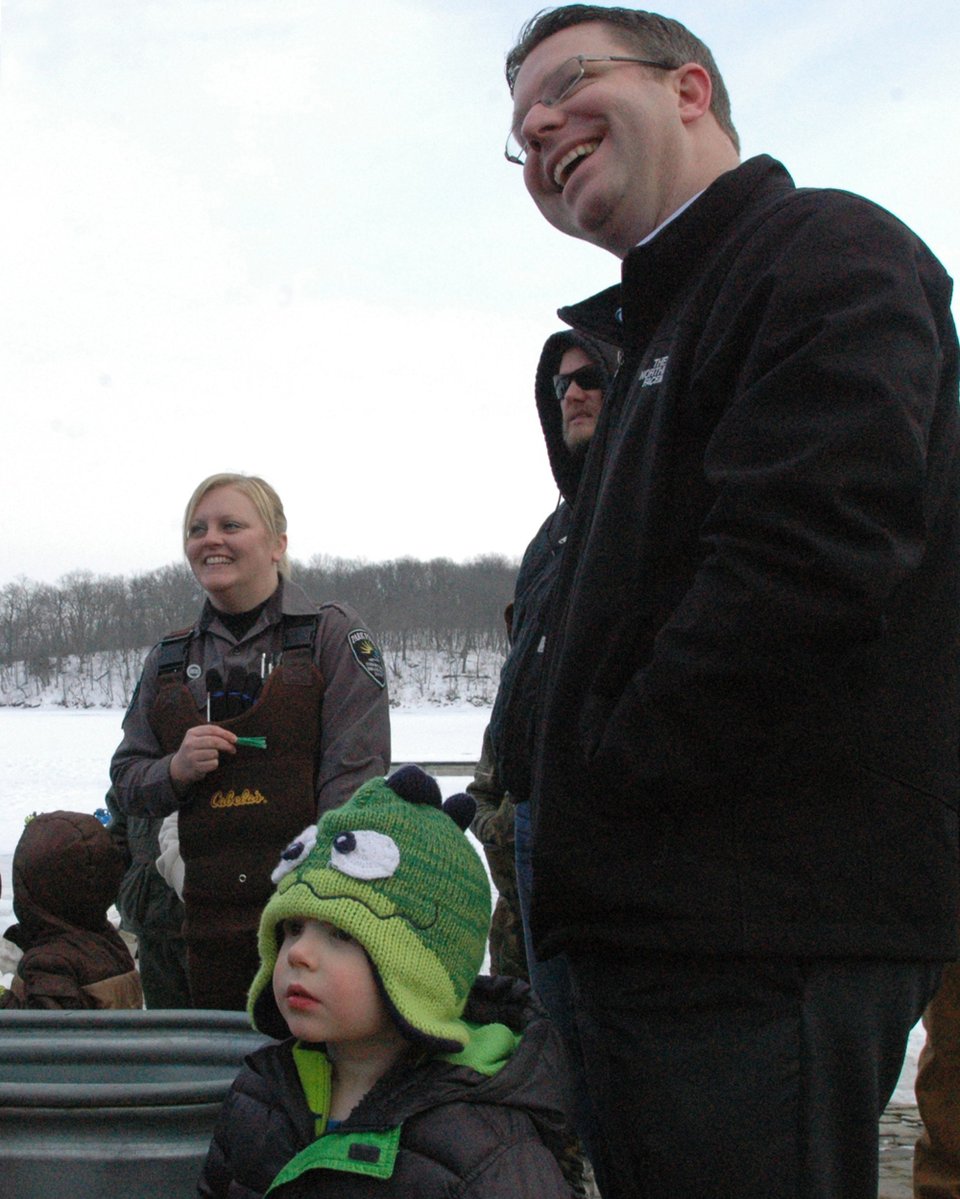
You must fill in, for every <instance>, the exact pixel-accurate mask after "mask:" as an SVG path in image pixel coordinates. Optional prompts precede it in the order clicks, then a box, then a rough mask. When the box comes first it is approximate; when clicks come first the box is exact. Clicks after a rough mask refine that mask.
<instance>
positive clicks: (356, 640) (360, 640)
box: [347, 629, 387, 687]
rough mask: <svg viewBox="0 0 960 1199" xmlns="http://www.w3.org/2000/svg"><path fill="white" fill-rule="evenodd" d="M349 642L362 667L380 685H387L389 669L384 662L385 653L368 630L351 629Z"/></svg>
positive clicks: (348, 636) (348, 637)
mask: <svg viewBox="0 0 960 1199" xmlns="http://www.w3.org/2000/svg"><path fill="white" fill-rule="evenodd" d="M347 643H348V644H349V646H350V650H351V653H352V654H353V656H354V658H356V660H357V665H358V666H359V667H360V669H361V670H363V671H365V672H366V673H367V674H368V675H369V676H370V678H372V679H373V681H374V682H375V683H376V684H377V686H378V687H386V685H387V669H386V667H385V666H384V664H383V655H382V654H381V653H380V651H379V649H377V644H376V642H375V641H374V639H373V638H372V637H371V636H370V634H369V633H368V632H367V630H366V629H351V630H350V632H349V633H348V634H347Z"/></svg>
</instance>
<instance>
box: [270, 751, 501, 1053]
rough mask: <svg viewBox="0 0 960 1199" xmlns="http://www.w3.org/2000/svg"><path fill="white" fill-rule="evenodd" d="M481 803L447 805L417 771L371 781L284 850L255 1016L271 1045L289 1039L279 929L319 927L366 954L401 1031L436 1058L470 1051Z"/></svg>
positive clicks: (483, 896)
mask: <svg viewBox="0 0 960 1199" xmlns="http://www.w3.org/2000/svg"><path fill="white" fill-rule="evenodd" d="M474 808H475V805H474V802H473V800H472V799H471V798H470V797H469V796H468V795H455V796H453V797H451V799H448V800H447V802H446V804H443V805H441V802H440V788H439V786H438V785H437V782H436V780H435V779H433V778H431V777H430V776H429V775H428V774H425V773H424V772H423V771H422V770H421V769H420V768H419V767H418V766H403V767H401V768H400V769H399V770H397V771H395V772H394V774H392V775H391V776H390V777H389V778H375V779H370V780H369V781H368V782H366V783H364V784H363V786H362V787H360V788H359V790H358V791H356V792H355V793H354V794H353V796H352V797H351V798H350V800H348V802H347V803H345V804H344V805H343V806H342V807H339V808H333V809H332V810H331V811H329V812H325V813H324V815H323V816H322V817H321V818H320V821H319V823H318V824H317V825H316V827H315V828H312V827H311V828H309V829H307V830H305V832H304V833H302V834H301V836H300V837H298V838H297V839H296V840H295V841H293V842H291V844H290V845H288V846H287V848H286V849H285V850H284V851H283V855H282V858H281V862H280V865H279V866H278V867H277V869H276V870H275V871H274V872H273V875H272V879H273V881H274V882H275V883H276V884H277V889H276V891H275V892H274V894H273V896H272V898H271V899H270V901H269V902H268V903H267V906H266V907H265V908H264V911H263V916H262V917H261V919H260V936H259V949H260V969H259V971H258V972H257V976H256V978H255V979H254V980H253V985H252V986H251V988H250V996H249V999H248V1003H247V1009H248V1011H249V1013H250V1018H251V1020H252V1021H253V1024H254V1027H255V1028H257V1029H259V1031H261V1032H263V1033H266V1034H267V1035H268V1036H274V1037H286V1036H289V1032H288V1030H287V1026H286V1024H285V1023H284V1021H283V1019H282V1017H281V1015H280V1012H279V1010H278V1008H277V1005H276V1001H275V1000H274V997H273V985H272V980H273V968H274V965H275V964H276V960H277V950H278V946H279V928H278V926H279V924H280V923H281V921H283V920H285V919H288V918H301V919H303V918H312V919H314V920H322V921H326V922H327V923H328V924H333V925H335V926H336V927H337V928H341V929H343V930H344V932H347V933H349V934H350V936H352V937H354V938H356V940H357V941H359V942H360V944H361V945H362V946H363V948H364V949H365V950H366V953H367V956H368V957H369V958H370V960H371V962H372V963H373V967H374V971H375V973H376V975H377V977H378V980H379V984H380V989H381V992H382V993H383V995H384V998H385V1000H386V1002H387V1006H388V1008H389V1009H390V1012H391V1015H392V1016H393V1019H394V1021H395V1022H396V1023H397V1025H398V1027H399V1028H400V1030H401V1032H403V1033H404V1035H405V1036H407V1037H408V1038H409V1039H411V1040H412V1041H415V1042H417V1043H419V1044H421V1045H423V1044H426V1045H427V1047H429V1048H430V1049H431V1050H433V1051H435V1052H456V1051H458V1050H460V1049H463V1048H464V1047H465V1046H466V1044H467V1042H468V1041H469V1039H470V1033H469V1031H468V1029H467V1027H466V1025H465V1024H463V1023H462V1021H461V1020H460V1019H459V1017H460V1015H461V1013H462V1012H463V1008H464V1004H465V1003H466V1001H467V995H468V994H469V992H470V988H471V987H472V986H473V982H474V980H475V978H476V977H477V974H478V973H479V971H480V967H481V965H482V964H483V955H484V951H485V949H486V943H487V933H488V931H489V927H490V884H489V882H488V881H487V875H486V871H485V870H484V867H483V864H482V862H481V861H480V858H479V856H478V855H477V853H476V851H475V850H474V849H473V847H472V846H471V844H470V842H469V841H468V840H467V838H466V836H465V835H464V831H463V830H464V829H466V827H467V825H468V824H469V822H470V819H471V817H472V815H473V811H474Z"/></svg>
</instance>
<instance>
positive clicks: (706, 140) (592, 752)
mask: <svg viewBox="0 0 960 1199" xmlns="http://www.w3.org/2000/svg"><path fill="white" fill-rule="evenodd" d="M507 78H508V81H509V84H510V88H511V92H512V95H513V102H514V110H513V121H512V125H511V131H510V137H509V139H508V146H507V156H508V158H510V160H511V161H513V162H517V163H519V164H521V165H522V169H523V179H524V183H525V185H526V188H527V190H528V192H529V193H530V195H531V197H532V199H533V200H534V202H535V204H536V206H537V208H538V209H539V210H540V212H541V213H542V214H543V216H544V217H546V219H547V220H548V221H549V222H550V223H551V224H553V225H554V226H555V227H556V228H558V229H560V230H561V231H563V232H565V233H568V234H570V235H571V236H574V237H577V238H580V239H582V240H586V241H588V242H591V243H593V244H595V245H597V246H599V247H601V248H603V249H606V250H609V251H610V252H611V253H613V254H615V255H616V256H617V257H619V258H621V259H622V274H621V282H620V284H619V285H618V286H616V287H613V288H610V289H609V290H608V291H606V292H604V293H601V294H600V295H599V296H595V297H593V298H591V299H589V300H587V301H585V302H583V303H581V304H578V305H575V306H573V307H571V308H567V309H561V313H560V315H561V317H562V318H563V319H564V320H566V321H567V323H568V324H570V325H572V326H573V327H574V329H579V330H590V331H591V332H592V333H593V334H594V335H597V336H600V337H603V338H605V339H606V340H618V341H619V343H620V344H621V345H622V351H623V366H622V368H621V371H620V374H619V376H618V381H617V384H616V386H615V387H614V388H613V390H612V393H611V394H610V395H608V396H607V398H606V400H605V404H604V416H603V420H602V422H601V428H600V430H599V432H598V434H597V436H596V438H595V441H594V445H593V447H592V449H591V453H590V455H589V457H588V459H587V462H586V466H585V470H584V473H583V476H582V478H581V482H580V488H579V491H578V497H577V504H576V509H575V512H574V515H573V520H572V524H571V528H570V531H569V536H568V539H567V544H566V547H565V550H564V555H563V561H562V563H561V566H560V571H559V578H558V581H557V583H556V591H555V595H556V601H555V603H554V604H553V606H552V610H551V616H550V621H549V625H548V628H547V630H546V640H545V661H544V665H543V685H542V688H541V692H540V697H539V702H538V707H537V743H536V752H535V756H534V762H533V769H532V811H533V898H532V911H531V922H532V931H533V939H534V945H535V948H536V952H537V953H538V954H539V955H540V956H541V957H550V956H552V955H554V954H556V953H559V952H563V953H566V955H567V957H568V959H569V962H570V968H571V976H572V980H573V990H574V1004H575V1011H576V1018H577V1026H578V1030H579V1034H580V1037H581V1041H582V1045H583V1049H584V1059H585V1066H586V1077H587V1083H588V1087H589V1090H590V1093H591V1098H592V1100H593V1102H594V1105H595V1108H596V1110H597V1114H598V1118H599V1122H600V1135H599V1138H598V1145H599V1159H600V1160H599V1165H600V1171H599V1173H600V1175H601V1177H600V1181H601V1190H602V1191H603V1193H604V1196H605V1199H624V1197H626V1196H630V1197H631V1199H633V1197H634V1196H642V1197H643V1199H650V1197H655V1199H658V1197H659V1196H670V1197H671V1199H687V1197H694V1196H695V1197H696V1199H702V1197H703V1196H706V1195H709V1196H711V1197H721V1196H722V1197H728V1196H729V1197H732V1196H736V1197H737V1199H753V1197H754V1196H757V1197H759V1196H763V1197H764V1199H769V1197H770V1196H786V1195H790V1196H796V1197H803V1199H866V1197H867V1196H871V1197H875V1196H876V1193H877V1174H878V1133H877V1121H878V1116H879V1114H880V1111H881V1109H882V1108H883V1107H884V1105H885V1103H886V1101H887V1099H888V1097H889V1095H890V1093H891V1091H892V1089H893V1087H894V1086H895V1083H896V1080H897V1077H898V1074H899V1070H900V1066H901V1062H902V1059H903V1053H904V1048H905V1044H906V1040H907V1036H908V1033H909V1030H910V1029H911V1027H912V1026H913V1024H914V1023H915V1021H916V1019H917V1018H918V1016H919V1013H920V1012H921V1011H922V1010H923V1007H924V1005H925V1003H926V1002H927V1000H928V999H929V998H930V995H931V994H932V992H933V990H934V988H935V986H936V982H937V979H938V977H939V975H940V971H941V967H942V963H943V962H944V961H945V960H947V959H949V958H951V957H953V956H954V955H955V952H956V924H957V891H958V878H957V875H958V862H957V857H958V855H957V836H958V829H957V815H956V812H957V805H958V798H960V777H958V773H960V771H958V758H960V754H958V748H960V747H958V733H960V704H958V697H960V679H958V673H960V672H958V661H957V658H958V655H957V644H958V631H960V629H958V622H960V454H958V445H960V429H958V405H957V341H956V331H955V329H954V326H953V322H952V319H951V316H950V310H949V303H950V280H949V279H948V278H947V276H946V274H945V273H944V271H943V268H942V267H941V266H940V264H939V263H938V262H937V261H936V259H935V258H934V257H933V256H932V255H931V253H930V252H929V250H928V249H927V248H926V247H925V246H924V245H923V244H922V243H921V242H920V241H919V240H918V239H917V238H916V237H915V236H914V235H913V234H912V233H911V232H910V230H908V229H907V228H905V227H904V226H903V225H902V224H901V223H900V222H898V221H897V220H896V219H895V218H894V217H892V216H891V215H890V214H888V213H886V212H884V211H883V210H881V209H879V208H877V207H876V206H874V205H872V204H870V203H869V202H867V201H865V200H862V199H860V198H859V197H855V196H851V195H848V194H845V193H840V192H829V191H819V190H812V189H797V188H795V187H794V184H793V182H792V180H791V179H790V176H789V175H788V174H787V172H786V171H785V169H784V168H783V167H782V166H781V165H780V164H779V163H777V162H775V161H774V160H773V159H771V158H768V157H766V156H762V157H759V158H754V159H751V160H749V161H747V162H744V163H742V164H741V162H740V156H739V147H738V140H737V135H736V131H735V130H734V127H733V124H732V120H731V114H730V103H729V98H728V96H727V93H726V89H725V87H724V85H723V81H722V79H721V77H720V74H719V71H718V69H717V66H716V63H715V62H714V60H713V57H712V55H711V54H710V51H709V50H708V49H707V47H706V46H704V45H703V43H702V42H700V41H699V39H697V38H695V37H694V36H693V35H692V34H691V33H690V32H689V31H688V30H686V29H685V28H684V27H683V26H682V25H679V24H678V23H677V22H675V21H671V20H669V19H667V18H664V17H660V16H657V15H655V14H650V13H646V12H641V11H638V10H633V9H620V8H603V7H597V6H591V5H570V6H567V7H565V8H560V9H554V10H547V11H545V12H543V13H540V14H538V16H537V17H535V18H534V19H533V20H532V21H531V22H530V23H529V24H528V26H527V27H526V28H525V29H524V30H523V31H522V33H521V37H520V41H519V42H518V44H517V46H515V47H514V49H513V50H512V51H511V52H510V54H509V55H508V58H507Z"/></svg>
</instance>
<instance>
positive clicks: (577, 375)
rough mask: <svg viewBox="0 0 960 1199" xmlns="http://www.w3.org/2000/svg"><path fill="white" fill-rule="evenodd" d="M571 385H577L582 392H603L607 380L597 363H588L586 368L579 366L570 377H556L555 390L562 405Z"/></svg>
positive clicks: (554, 377)
mask: <svg viewBox="0 0 960 1199" xmlns="http://www.w3.org/2000/svg"><path fill="white" fill-rule="evenodd" d="M571 383H576V385H577V386H578V387H579V388H580V390H581V391H603V388H604V385H605V383H606V380H605V379H604V375H603V370H602V368H601V367H599V366H597V364H596V363H595V362H588V363H587V365H586V366H578V367H577V369H576V370H575V371H571V372H570V373H569V375H554V376H553V390H554V391H555V392H556V393H557V399H558V400H559V401H560V402H561V403H563V397H564V396H565V395H566V394H567V388H568V387H569V386H570V384H571Z"/></svg>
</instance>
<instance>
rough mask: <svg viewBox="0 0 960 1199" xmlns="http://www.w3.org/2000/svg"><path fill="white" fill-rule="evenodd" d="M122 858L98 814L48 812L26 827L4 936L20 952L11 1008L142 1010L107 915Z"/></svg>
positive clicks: (129, 964) (135, 980)
mask: <svg viewBox="0 0 960 1199" xmlns="http://www.w3.org/2000/svg"><path fill="white" fill-rule="evenodd" d="M122 876H123V858H122V855H121V854H120V851H119V850H118V849H117V848H116V846H115V845H114V844H113V841H112V839H111V837H110V834H109V833H108V832H107V830H106V829H105V828H104V826H103V825H102V824H101V823H100V821H99V820H97V819H96V817H94V816H89V815H86V814H85V813H82V812H46V813H43V814H42V815H40V816H35V817H34V818H33V819H32V820H31V821H30V822H29V823H28V824H27V826H26V828H25V829H24V831H23V834H22V836H21V837H20V840H19V842H18V844H17V848H16V851H15V852H14V855H13V889H14V899H13V911H14V914H15V915H16V917H17V920H18V921H19V923H18V924H15V925H13V926H12V927H11V928H9V929H7V932H6V934H5V935H6V937H7V938H8V940H10V941H13V942H14V944H15V945H18V946H19V947H20V948H21V949H22V950H23V957H22V958H21V959H20V961H19V963H18V965H17V973H16V975H15V977H14V980H13V985H12V987H11V989H10V991H8V992H7V993H6V995H4V996H3V997H2V998H0V1006H2V1007H10V1008H52V1009H72V1008H139V1007H141V1006H142V1004H143V995H142V992H141V990H140V979H139V975H138V974H137V972H136V970H135V969H134V964H133V959H132V958H131V956H130V952H129V950H128V949H127V947H126V946H125V945H124V943H123V940H122V939H121V937H120V935H119V934H118V933H117V932H116V930H115V929H114V928H113V927H112V925H111V924H110V923H109V921H108V920H107V916H106V913H107V908H109V907H110V905H111V904H112V903H113V901H114V899H115V898H116V895H117V889H118V887H119V885H120V879H121V877H122Z"/></svg>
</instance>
